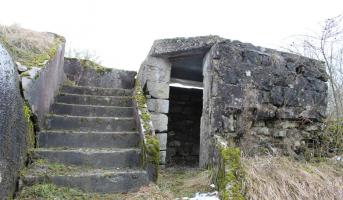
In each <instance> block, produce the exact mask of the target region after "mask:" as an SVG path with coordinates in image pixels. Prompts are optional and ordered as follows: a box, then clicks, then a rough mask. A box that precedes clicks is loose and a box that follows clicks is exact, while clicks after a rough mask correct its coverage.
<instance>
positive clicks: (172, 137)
mask: <svg viewBox="0 0 343 200" xmlns="http://www.w3.org/2000/svg"><path fill="white" fill-rule="evenodd" d="M169 97H170V98H169V117H168V140H167V141H168V142H167V163H168V164H169V165H186V166H198V163H199V146H200V118H201V114H202V90H201V89H188V88H179V87H170V96H169Z"/></svg>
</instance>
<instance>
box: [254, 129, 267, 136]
mask: <svg viewBox="0 0 343 200" xmlns="http://www.w3.org/2000/svg"><path fill="white" fill-rule="evenodd" d="M253 131H255V132H256V133H257V134H259V135H270V132H269V128H267V127H261V128H260V127H258V128H257V127H255V128H253Z"/></svg>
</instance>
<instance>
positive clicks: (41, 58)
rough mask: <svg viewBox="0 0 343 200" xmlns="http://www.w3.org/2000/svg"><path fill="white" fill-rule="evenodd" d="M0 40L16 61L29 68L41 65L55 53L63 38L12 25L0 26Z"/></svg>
mask: <svg viewBox="0 0 343 200" xmlns="http://www.w3.org/2000/svg"><path fill="white" fill-rule="evenodd" d="M0 42H1V43H2V44H3V45H4V46H5V48H6V49H7V50H8V51H9V53H10V54H11V56H12V58H13V59H14V60H15V61H16V62H19V63H21V64H23V65H25V66H28V67H29V68H30V67H32V66H35V67H43V66H44V65H45V63H46V61H47V60H50V59H51V58H53V57H54V56H55V55H56V52H57V49H58V46H59V45H60V44H61V43H62V42H64V38H62V37H60V36H57V35H55V34H52V33H44V32H37V31H32V30H28V29H24V28H21V27H19V26H17V25H12V26H0Z"/></svg>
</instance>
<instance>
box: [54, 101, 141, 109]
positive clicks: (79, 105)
mask: <svg viewBox="0 0 343 200" xmlns="http://www.w3.org/2000/svg"><path fill="white" fill-rule="evenodd" d="M56 104H58V105H61V106H76V107H94V108H120V109H124V108H125V109H134V108H136V107H135V106H106V105H105V106H102V105H92V104H73V103H64V102H55V103H54V104H53V105H52V106H54V105H56Z"/></svg>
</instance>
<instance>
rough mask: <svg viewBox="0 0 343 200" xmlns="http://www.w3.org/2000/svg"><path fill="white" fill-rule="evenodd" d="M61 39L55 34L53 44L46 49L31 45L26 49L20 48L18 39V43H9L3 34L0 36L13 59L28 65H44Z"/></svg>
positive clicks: (51, 56)
mask: <svg viewBox="0 0 343 200" xmlns="http://www.w3.org/2000/svg"><path fill="white" fill-rule="evenodd" d="M62 41H63V40H62V39H61V37H57V36H56V37H55V39H54V42H53V44H52V45H51V47H50V48H49V49H47V50H42V49H37V48H33V47H32V48H31V49H29V50H27V49H22V48H20V41H18V45H15V43H11V44H10V43H9V42H8V39H7V38H6V36H5V35H1V36H0V42H1V43H2V44H3V45H4V46H5V48H6V49H7V51H8V52H9V53H10V54H11V56H12V57H13V59H14V60H15V61H17V62H20V63H21V64H23V65H25V66H29V67H32V66H35V67H44V66H45V64H46V61H48V60H51V59H52V58H53V57H54V56H55V55H56V52H57V49H58V47H59V45H60V44H61V42H62Z"/></svg>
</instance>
